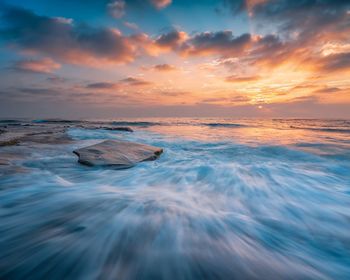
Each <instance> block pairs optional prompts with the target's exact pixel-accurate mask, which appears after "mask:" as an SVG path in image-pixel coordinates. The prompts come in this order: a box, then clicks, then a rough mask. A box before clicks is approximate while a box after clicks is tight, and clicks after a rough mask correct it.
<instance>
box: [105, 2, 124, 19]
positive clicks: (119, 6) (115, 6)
mask: <svg viewBox="0 0 350 280" xmlns="http://www.w3.org/2000/svg"><path fill="white" fill-rule="evenodd" d="M107 10H108V13H109V14H110V15H111V16H112V17H114V18H122V17H123V16H124V14H125V1H124V0H115V1H112V2H111V3H109V4H108V5H107Z"/></svg>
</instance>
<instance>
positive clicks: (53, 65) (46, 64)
mask: <svg viewBox="0 0 350 280" xmlns="http://www.w3.org/2000/svg"><path fill="white" fill-rule="evenodd" d="M14 68H15V69H16V70H21V71H28V72H35V73H52V72H53V71H55V70H57V69H60V68H61V65H60V64H59V63H57V62H55V61H53V60H52V59H50V58H42V59H37V60H34V59H31V60H22V61H18V62H16V63H15V66H14Z"/></svg>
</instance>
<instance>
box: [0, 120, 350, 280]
mask: <svg viewBox="0 0 350 280" xmlns="http://www.w3.org/2000/svg"><path fill="white" fill-rule="evenodd" d="M103 123H105V124H108V125H128V126H131V127H133V129H134V130H135V132H134V133H125V132H117V131H107V130H92V129H79V128H71V129H69V131H68V133H69V135H70V136H71V137H73V138H74V139H75V140H76V141H75V142H73V143H72V144H65V145H45V144H40V145H39V144H27V145H25V144H24V145H21V146H14V147H5V148H2V149H7V150H8V151H9V152H11V150H13V149H16V151H17V152H18V151H20V152H23V154H26V155H28V156H26V158H25V159H22V160H17V161H16V164H17V165H18V166H19V167H22V168H24V169H25V170H26V172H20V173H11V174H4V175H2V176H1V177H0V279H349V275H350V122H349V121H322V120H309V121H306V120H265V121H261V120H219V119H157V120H147V119H146V120H111V121H105V122H103ZM104 139H120V140H128V141H136V142H140V143H146V144H151V145H155V146H159V147H162V148H164V154H163V155H162V156H161V157H160V158H159V159H158V160H156V161H153V162H143V163H141V164H139V165H137V166H136V167H134V168H131V169H127V170H121V171H115V170H109V169H99V168H91V167H85V166H82V165H80V164H78V163H77V158H76V156H75V155H74V154H73V153H72V150H74V149H75V148H78V147H84V146H88V145H90V144H95V143H98V142H100V141H102V140H104Z"/></svg>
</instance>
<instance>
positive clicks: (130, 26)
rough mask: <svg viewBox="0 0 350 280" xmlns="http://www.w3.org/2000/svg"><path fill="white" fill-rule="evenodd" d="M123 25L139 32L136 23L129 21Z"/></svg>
mask: <svg viewBox="0 0 350 280" xmlns="http://www.w3.org/2000/svg"><path fill="white" fill-rule="evenodd" d="M123 24H124V25H125V26H126V27H127V28H130V29H132V30H139V27H138V25H137V24H136V23H134V22H128V21H124V22H123Z"/></svg>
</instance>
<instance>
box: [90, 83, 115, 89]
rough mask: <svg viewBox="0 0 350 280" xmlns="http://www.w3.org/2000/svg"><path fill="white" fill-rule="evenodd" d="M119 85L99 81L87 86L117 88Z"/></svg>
mask: <svg viewBox="0 0 350 280" xmlns="http://www.w3.org/2000/svg"><path fill="white" fill-rule="evenodd" d="M118 87H119V84H117V83H107V82H99V83H92V84H88V85H87V86H86V88H88V89H116V88H118Z"/></svg>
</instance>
